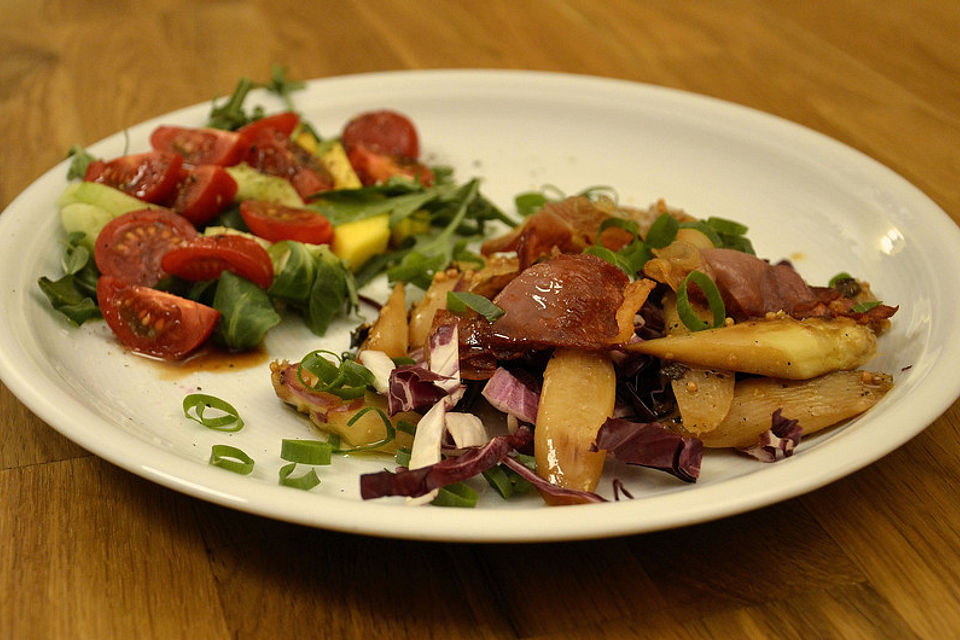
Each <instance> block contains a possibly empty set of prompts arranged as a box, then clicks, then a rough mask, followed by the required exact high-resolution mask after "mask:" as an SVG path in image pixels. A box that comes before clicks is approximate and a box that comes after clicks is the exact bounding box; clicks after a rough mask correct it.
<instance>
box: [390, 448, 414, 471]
mask: <svg viewBox="0 0 960 640" xmlns="http://www.w3.org/2000/svg"><path fill="white" fill-rule="evenodd" d="M410 453H411V451H410V447H399V448H398V449H397V453H396V454H394V456H393V459H394V460H396V462H397V466H400V467H405V468H406V467H409V466H410Z"/></svg>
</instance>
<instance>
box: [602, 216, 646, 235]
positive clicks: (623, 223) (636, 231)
mask: <svg viewBox="0 0 960 640" xmlns="http://www.w3.org/2000/svg"><path fill="white" fill-rule="evenodd" d="M610 227H617V228H618V229H623V230H624V231H629V232H630V233H632V234H633V236H634V237H635V238H639V237H640V228H639V227H637V223H636V222H634V221H633V220H627V219H626V218H607V219H606V220H604V221H603V222H601V223H600V228H599V229H597V236H599V235H600V234H602V233H603V232H604V231H606V230H607V229H609V228H610Z"/></svg>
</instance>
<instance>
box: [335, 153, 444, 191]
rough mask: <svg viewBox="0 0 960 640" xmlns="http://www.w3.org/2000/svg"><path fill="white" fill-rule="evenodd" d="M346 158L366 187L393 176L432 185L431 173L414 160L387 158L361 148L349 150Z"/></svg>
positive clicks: (396, 157)
mask: <svg viewBox="0 0 960 640" xmlns="http://www.w3.org/2000/svg"><path fill="white" fill-rule="evenodd" d="M347 158H348V159H349V160H350V165H351V166H352V167H353V170H354V171H355V172H356V174H357V177H358V178H360V182H362V183H363V184H364V185H367V186H369V185H372V184H379V183H381V182H385V181H386V180H388V179H390V178H391V177H393V176H406V177H408V178H410V179H413V180H419V181H420V183H421V184H423V185H424V186H426V187H429V186H431V185H432V184H433V171H431V170H430V168H429V167H427V166H426V165H424V164H422V163H420V162H417V161H416V160H409V159H405V158H402V157H399V156H387V155H384V154H382V153H377V152H375V151H373V150H371V149H368V148H367V147H363V146H361V147H354V148H353V149H351V150H350V152H349V153H348V154H347Z"/></svg>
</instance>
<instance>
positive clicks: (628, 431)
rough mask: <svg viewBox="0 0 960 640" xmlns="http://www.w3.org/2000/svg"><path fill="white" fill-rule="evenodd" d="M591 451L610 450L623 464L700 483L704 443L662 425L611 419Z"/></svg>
mask: <svg viewBox="0 0 960 640" xmlns="http://www.w3.org/2000/svg"><path fill="white" fill-rule="evenodd" d="M590 450H591V451H601V450H606V452H607V455H608V456H611V457H613V458H615V459H617V460H620V461H621V462H626V463H627V464H635V465H640V466H642V467H650V468H652V469H659V470H661V471H666V472H667V473H669V474H671V475H674V476H676V477H678V478H680V479H681V480H683V481H684V482H696V481H697V478H698V477H700V462H701V461H702V459H703V442H701V441H700V440H699V439H698V438H685V437H683V436H681V435H680V434H678V433H674V432H673V431H671V430H670V429H668V428H667V427H665V426H663V425H662V424H660V423H659V422H630V421H629V420H624V419H623V418H608V419H607V421H606V422H604V423H603V425H602V426H601V427H600V430H599V431H598V432H597V439H596V442H594V444H593V445H592V446H591V448H590Z"/></svg>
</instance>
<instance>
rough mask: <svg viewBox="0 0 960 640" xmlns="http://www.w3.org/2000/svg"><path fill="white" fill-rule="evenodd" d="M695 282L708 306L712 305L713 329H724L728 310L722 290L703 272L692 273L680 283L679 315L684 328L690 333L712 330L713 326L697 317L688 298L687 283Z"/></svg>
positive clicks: (678, 295) (678, 297) (678, 290)
mask: <svg viewBox="0 0 960 640" xmlns="http://www.w3.org/2000/svg"><path fill="white" fill-rule="evenodd" d="M691 280H693V283H694V284H695V285H697V286H698V287H700V290H701V291H703V295H704V296H706V298H707V304H708V305H710V312H711V313H712V314H713V325H712V326H713V328H718V327H722V326H723V323H724V321H725V320H726V315H727V312H726V308H725V307H724V306H723V298H721V297H720V290H719V289H717V285H716V284H714V282H713V280H711V279H710V276H708V275H707V274H705V273H703V272H702V271H696V270H694V271H691V272H690V273H689V274H687V277H686V278H684V279H683V282H681V283H680V288H678V289H677V313H678V314H679V315H680V320H681V321H682V322H683V324H684V326H686V327H687V329H689V330H690V331H702V330H703V329H709V328H711V325H710V324H709V323H707V322H704V321H703V320H701V319H700V318H698V317H697V314H696V313H694V311H693V306H692V305H691V304H690V298H689V297H688V296H687V283H688V282H690V281H691Z"/></svg>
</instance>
